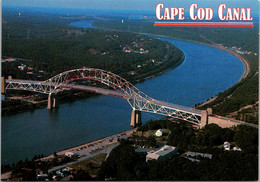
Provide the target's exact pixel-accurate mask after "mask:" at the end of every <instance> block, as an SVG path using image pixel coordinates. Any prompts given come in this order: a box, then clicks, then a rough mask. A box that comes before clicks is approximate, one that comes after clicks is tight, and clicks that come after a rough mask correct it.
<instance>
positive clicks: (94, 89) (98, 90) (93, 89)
mask: <svg viewBox="0 0 260 182" xmlns="http://www.w3.org/2000/svg"><path fill="white" fill-rule="evenodd" d="M10 81H12V82H16V83H24V84H26V83H27V84H37V83H42V81H33V80H19V79H12V80H10ZM8 82H9V80H6V83H8ZM62 87H63V88H70V89H75V90H82V91H87V92H94V93H98V94H102V95H110V96H115V97H121V98H123V97H124V96H123V95H122V94H120V93H119V92H117V91H115V90H110V89H104V88H98V87H91V86H85V85H74V84H63V85H62ZM126 97H128V96H126ZM129 99H131V98H129ZM152 102H154V103H155V104H158V105H161V106H165V107H169V108H175V109H178V110H180V111H183V112H189V113H194V114H198V115H200V114H201V110H198V109H194V108H190V107H186V106H181V105H177V104H172V103H169V102H165V101H160V100H155V99H152Z"/></svg>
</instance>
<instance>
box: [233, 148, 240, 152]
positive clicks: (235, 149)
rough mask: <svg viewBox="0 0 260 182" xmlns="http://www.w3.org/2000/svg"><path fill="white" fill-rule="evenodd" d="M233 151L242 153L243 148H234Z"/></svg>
mask: <svg viewBox="0 0 260 182" xmlns="http://www.w3.org/2000/svg"><path fill="white" fill-rule="evenodd" d="M233 150H234V151H239V152H241V148H238V147H233Z"/></svg>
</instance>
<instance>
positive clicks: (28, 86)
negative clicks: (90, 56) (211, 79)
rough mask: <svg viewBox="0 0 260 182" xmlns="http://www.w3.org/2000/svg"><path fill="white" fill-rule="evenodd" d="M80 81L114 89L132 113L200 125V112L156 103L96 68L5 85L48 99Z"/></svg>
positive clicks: (114, 76) (9, 82) (125, 83)
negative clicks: (96, 82) (138, 112)
mask: <svg viewBox="0 0 260 182" xmlns="http://www.w3.org/2000/svg"><path fill="white" fill-rule="evenodd" d="M80 79H87V80H95V81H98V82H100V83H102V84H105V85H107V86H109V87H111V88H113V89H115V90H116V91H117V92H119V93H120V94H121V95H122V97H123V98H125V99H126V100H127V102H128V103H129V104H130V106H131V107H132V108H133V110H137V111H145V112H150V113H156V114H161V115H165V116H170V117H173V118H178V119H181V120H185V121H188V122H190V123H193V124H196V125H200V119H201V111H200V110H196V109H192V108H188V107H184V106H178V105H173V104H169V103H166V102H163V101H157V100H155V99H153V98H151V97H149V96H148V95H146V94H145V93H143V92H142V91H140V90H139V89H138V88H136V87H135V86H134V85H133V84H131V83H130V82H128V81H127V80H125V79H124V78H122V77H120V76H118V75H116V74H114V73H111V72H109V71H105V70H102V69H97V68H80V69H73V70H69V71H65V72H62V73H60V74H58V75H56V76H53V77H52V78H50V79H48V80H45V81H42V82H39V81H37V82H35V81H28V80H27V81H26V80H22V81H21V80H9V81H7V83H8V85H7V87H6V89H17V90H28V91H34V92H40V93H44V94H49V95H51V94H53V93H57V92H59V91H60V90H59V89H60V88H62V87H64V86H66V85H67V84H68V83H70V82H71V81H74V80H80Z"/></svg>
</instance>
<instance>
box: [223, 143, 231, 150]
mask: <svg viewBox="0 0 260 182" xmlns="http://www.w3.org/2000/svg"><path fill="white" fill-rule="evenodd" d="M224 149H225V150H230V143H229V142H228V141H225V142H224Z"/></svg>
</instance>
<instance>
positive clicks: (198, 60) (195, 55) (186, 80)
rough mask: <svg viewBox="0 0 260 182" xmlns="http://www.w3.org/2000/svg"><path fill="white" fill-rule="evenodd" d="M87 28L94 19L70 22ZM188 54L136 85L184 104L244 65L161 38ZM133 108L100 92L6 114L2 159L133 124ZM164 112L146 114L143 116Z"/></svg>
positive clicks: (230, 80)
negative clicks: (54, 106)
mask: <svg viewBox="0 0 260 182" xmlns="http://www.w3.org/2000/svg"><path fill="white" fill-rule="evenodd" d="M72 25H74V26H77V25H80V26H82V27H85V28H88V27H89V26H91V22H85V23H84V22H80V23H77V22H76V23H72ZM160 39H161V40H163V41H169V42H170V43H172V44H174V45H175V46H177V47H178V48H179V49H180V50H182V51H183V52H184V54H185V60H184V62H183V63H182V64H181V65H180V66H179V67H178V68H176V69H174V70H172V71H170V72H168V73H166V74H164V75H161V76H159V77H156V78H154V79H151V80H147V81H145V82H144V83H139V84H137V85H136V87H138V88H139V89H140V90H142V91H143V92H144V93H146V94H148V95H149V96H151V97H153V98H155V99H159V100H164V101H169V102H172V103H174V104H180V105H184V106H190V107H192V106H194V104H196V103H198V102H202V101H205V100H206V99H208V98H210V97H212V96H215V95H216V94H217V93H219V92H221V91H224V90H225V89H227V88H229V87H231V86H232V85H234V84H235V83H236V82H237V81H238V80H239V79H240V78H241V76H242V74H243V71H244V67H243V64H242V63H241V61H240V60H239V59H238V58H236V57H235V56H233V55H231V54H229V53H227V52H225V51H223V50H219V49H216V48H213V47H209V46H205V45H201V44H196V43H192V42H187V41H181V40H174V39H167V38H160ZM131 110H132V109H131V107H130V105H128V103H127V101H125V100H123V99H121V98H115V97H111V96H96V97H92V98H88V99H83V100H78V101H75V102H71V103H66V104H61V105H60V107H59V108H58V109H57V110H54V111H49V110H47V109H45V108H42V109H37V110H35V111H33V112H25V113H21V114H17V115H14V116H8V117H2V148H1V149H2V163H5V164H6V163H12V162H16V161H18V160H20V159H24V158H25V157H28V158H31V157H33V156H34V155H35V154H41V153H43V154H44V155H48V154H52V153H53V152H55V151H60V150H62V149H65V148H69V147H72V146H75V145H79V144H82V143H86V142H89V141H93V140H96V139H98V138H101V137H105V136H109V135H112V134H115V133H118V132H121V131H124V130H127V129H129V128H130V126H129V125H130V117H131ZM162 117H163V116H160V115H155V114H149V113H142V120H143V121H144V122H145V121H147V120H149V119H159V118H162Z"/></svg>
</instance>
